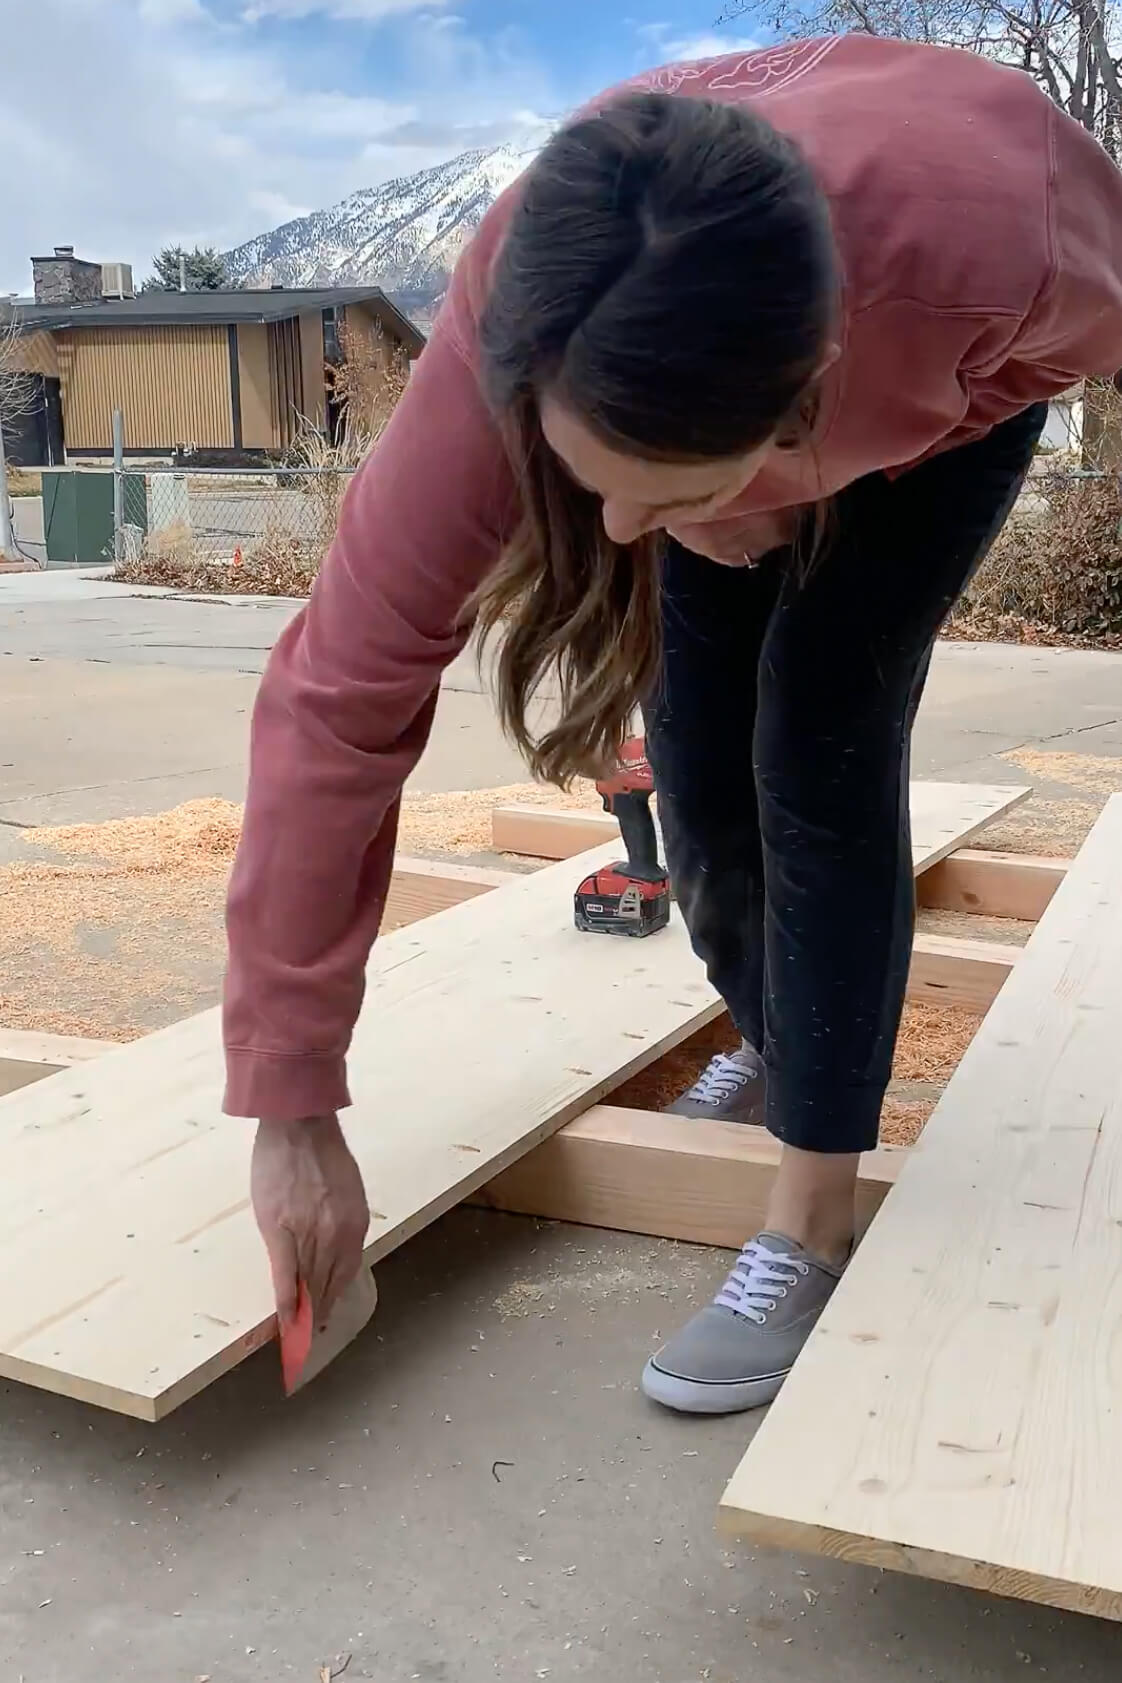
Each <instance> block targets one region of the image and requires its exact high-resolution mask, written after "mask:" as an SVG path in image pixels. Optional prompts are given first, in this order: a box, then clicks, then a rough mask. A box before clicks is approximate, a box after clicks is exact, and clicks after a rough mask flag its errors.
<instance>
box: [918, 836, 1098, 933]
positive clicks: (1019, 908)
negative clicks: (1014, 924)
mask: <svg viewBox="0 0 1122 1683" xmlns="http://www.w3.org/2000/svg"><path fill="white" fill-rule="evenodd" d="M1070 864H1071V860H1070V859H1051V858H1045V857H1043V856H1041V857H1034V856H1033V855H1032V854H1028V853H989V852H986V851H985V850H983V849H981V848H961V849H959V850H958V851H956V852H955V853H951V854H949V855H948V856H947V858H946V859H943V860H941V861H940V862H939V863H938V864H937V865H933V866H932V867H931V868H930V869H929V870H926V871H924V873H923V875H922V876H921V877H920V878H919V880H918V882H917V885H916V893H917V896H918V899H919V903H920V905H921V906H929V907H932V908H935V909H937V910H939V911H947V912H974V913H976V914H978V915H979V916H982V917H1010V918H1020V919H1022V920H1023V921H1025V922H1028V923H1039V921H1040V919H1041V918H1042V917H1043V916H1044V913H1045V912H1046V911H1047V910H1048V907H1049V905H1050V904H1051V901H1052V896H1053V894H1055V892H1056V890H1057V888H1059V886H1060V884H1061V882H1063V880H1064V877H1065V876H1066V875H1067V871H1068V867H1069V866H1070Z"/></svg>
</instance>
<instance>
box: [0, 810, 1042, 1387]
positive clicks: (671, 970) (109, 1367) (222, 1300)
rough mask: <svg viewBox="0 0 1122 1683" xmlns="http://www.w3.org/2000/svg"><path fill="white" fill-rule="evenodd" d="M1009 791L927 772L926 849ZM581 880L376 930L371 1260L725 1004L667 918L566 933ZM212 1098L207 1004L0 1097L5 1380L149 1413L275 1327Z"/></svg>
mask: <svg viewBox="0 0 1122 1683" xmlns="http://www.w3.org/2000/svg"><path fill="white" fill-rule="evenodd" d="M1020 798H1022V791H1019V790H1015V791H1008V790H993V789H990V790H985V789H970V790H968V791H965V792H964V791H962V790H961V789H955V788H951V789H949V790H948V789H946V788H944V789H943V790H942V792H941V793H936V794H934V795H932V794H930V793H928V792H926V791H925V790H924V786H923V785H917V786H916V787H915V789H913V805H914V808H915V811H914V817H915V823H914V826H913V830H914V843H915V847H916V850H917V863H919V864H920V865H921V866H922V863H923V861H924V860H925V859H926V857H927V856H928V854H927V851H926V850H928V849H930V851H931V852H935V851H942V852H945V851H947V850H948V849H949V848H951V847H953V846H954V844H955V840H956V839H957V838H956V830H957V831H958V832H959V833H963V832H965V831H967V830H969V831H970V832H971V833H973V830H974V829H975V828H977V826H978V825H979V824H980V823H984V822H985V818H986V816H987V815H988V816H989V817H991V818H992V817H995V816H997V814H998V813H1000V812H1001V811H1003V810H1006V809H1007V807H1008V806H1009V804H1010V803H1011V802H1015V801H1016V800H1017V799H1020ZM617 849H618V844H616V843H610V844H609V845H608V846H607V847H603V848H601V849H599V850H596V851H594V852H592V853H590V854H588V855H587V856H586V857H585V858H584V859H583V860H582V861H581V862H580V864H579V866H578V867H577V869H578V871H579V872H581V873H583V872H586V871H588V870H594V869H597V868H599V867H600V866H601V865H603V864H606V863H608V862H609V861H610V860H611V859H612V858H613V857H614V855H615V854H616V852H617ZM573 874H574V867H573V865H572V863H570V862H562V863H561V864H559V865H557V866H555V867H547V868H546V869H544V870H541V871H536V872H533V873H531V874H529V875H526V876H517V877H516V878H515V879H514V880H513V881H512V882H510V883H509V884H507V885H506V886H505V887H503V888H502V889H501V890H500V891H499V892H498V893H495V894H483V895H481V896H478V897H476V898H474V899H469V900H465V901H463V902H462V903H461V904H459V905H456V906H452V907H450V908H449V909H448V910H446V911H443V912H439V913H437V914H436V915H435V916H432V917H429V918H426V919H424V920H423V921H422V922H420V923H417V924H414V925H412V926H411V927H409V928H406V929H400V930H397V931H395V932H393V933H392V934H389V935H387V936H385V937H384V939H382V940H380V941H379V942H378V943H377V945H376V947H375V949H374V954H373V957H372V960H371V965H370V971H369V975H368V986H367V990H366V998H365V1003H364V1008H363V1013H362V1016H361V1018H360V1020H359V1023H358V1025H357V1029H356V1032H355V1036H354V1041H353V1044H352V1047H351V1057H350V1074H351V1081H352V1086H353V1090H354V1094H355V1099H356V1103H355V1107H354V1109H353V1110H351V1111H350V1112H348V1113H347V1116H346V1118H345V1123H344V1125H345V1127H346V1130H347V1134H348V1137H349V1139H350V1141H351V1145H352V1148H353V1149H354V1151H355V1154H356V1156H357V1158H358V1160H359V1163H360V1166H361V1168H362V1171H363V1174H364V1176H365V1179H366V1184H367V1187H368V1188H369V1192H370V1197H371V1201H372V1205H373V1208H372V1212H371V1226H370V1232H369V1236H368V1243H367V1252H366V1254H367V1259H368V1261H370V1262H371V1263H374V1262H376V1261H377V1260H378V1259H379V1258H380V1257H382V1256H385V1255H386V1254H387V1253H388V1252H389V1251H391V1250H392V1249H394V1247H395V1246H396V1245H399V1244H401V1243H402V1242H403V1241H405V1240H406V1239H408V1238H410V1237H411V1236H412V1235H413V1234H415V1233H417V1232H419V1231H420V1230H421V1229H422V1228H423V1227H424V1226H425V1225H426V1224H427V1223H428V1222H430V1221H433V1220H435V1219H436V1218H437V1217H438V1216H439V1215H442V1214H443V1213H444V1212H445V1211H446V1210H447V1209H449V1208H451V1207H452V1206H453V1205H454V1204H456V1203H458V1202H459V1201H460V1200H461V1199H463V1198H465V1197H467V1196H469V1195H470V1194H471V1193H473V1192H474V1191H476V1190H477V1189H478V1188H479V1187H480V1186H482V1185H483V1184H485V1183H486V1182H487V1181H488V1180H490V1179H492V1178H493V1177H494V1176H495V1175H497V1174H499V1173H500V1172H501V1171H502V1170H503V1169H504V1168H506V1167H507V1166H508V1165H509V1164H510V1163H512V1162H514V1161H515V1160H516V1159H517V1158H518V1157H520V1156H522V1155H524V1154H525V1153H526V1152H528V1151H530V1150H532V1149H533V1148H534V1147H535V1146H536V1145H538V1144H540V1142H541V1141H542V1140H543V1139H544V1138H546V1137H547V1136H548V1135H549V1134H551V1133H553V1132H554V1131H555V1130H556V1129H557V1128H559V1127H563V1126H564V1124H565V1123H566V1122H569V1121H571V1120H573V1118H574V1117H575V1116H577V1115H579V1114H580V1113H581V1112H582V1111H585V1110H587V1109H588V1108H589V1106H590V1105H592V1104H595V1103H596V1102H597V1101H598V1100H599V1099H601V1098H603V1097H604V1095H605V1094H606V1093H607V1092H608V1091H610V1090H611V1089H612V1088H614V1087H617V1086H618V1085H619V1083H620V1082H621V1081H623V1080H625V1079H626V1077H627V1075H628V1074H629V1073H631V1072H632V1071H636V1070H639V1069H642V1068H644V1067H645V1066H646V1065H647V1064H648V1063H651V1062H652V1061H653V1060H654V1059H655V1058H657V1057H658V1056H659V1055H660V1054H661V1053H662V1052H664V1051H666V1050H669V1049H670V1048H671V1047H672V1046H674V1045H676V1044H677V1043H678V1042H679V1041H681V1040H683V1039H684V1038H686V1036H688V1035H689V1034H691V1033H693V1032H694V1031H695V1030H696V1029H697V1028H700V1027H701V1026H702V1025H703V1024H704V1023H706V1022H708V1021H710V1020H711V1019H712V1018H713V1017H715V1016H716V1015H717V1014H718V1013H719V1012H720V1010H721V1009H722V1007H721V1003H720V1001H719V1000H718V999H717V997H716V995H715V994H714V993H713V992H712V991H711V989H710V988H709V986H708V984H707V983H706V981H705V979H704V977H703V975H702V972H701V967H700V966H699V965H698V963H697V961H696V959H695V958H694V957H693V955H692V954H691V952H690V950H689V944H688V942H687V940H686V936H685V930H684V928H683V926H682V924H681V921H680V919H679V918H678V917H677V916H675V917H674V919H673V920H672V923H671V926H670V928H669V929H668V930H665V931H663V932H661V933H660V934H659V936H658V937H657V939H655V940H652V941H627V940H596V939H594V938H592V937H590V936H587V935H583V934H581V933H579V932H578V931H577V930H576V929H574V928H573V924H572V892H573ZM221 1092H222V1053H221V1045H220V1035H219V1023H218V1014H217V1012H205V1013H203V1014H202V1015H201V1016H198V1017H194V1018H191V1019H189V1020H188V1021H186V1022H183V1023H178V1024H176V1025H174V1026H173V1027H171V1028H168V1029H164V1030H162V1031H161V1032H159V1033H157V1034H153V1035H148V1036H145V1037H144V1038H143V1039H141V1040H138V1041H135V1042H133V1043H132V1044H131V1045H129V1046H125V1047H121V1048H119V1049H118V1050H116V1051H112V1052H109V1053H107V1054H106V1055H105V1056H103V1057H101V1058H97V1059H95V1060H93V1061H92V1062H90V1063H88V1064H85V1065H83V1066H80V1067H77V1068H74V1069H69V1070H65V1071H63V1072H62V1073H60V1074H58V1075H53V1076H49V1077H48V1078H47V1079H46V1080H45V1081H40V1082H38V1083H36V1084H35V1085H34V1086H32V1087H29V1088H26V1089H25V1090H24V1091H22V1092H20V1093H13V1094H10V1095H9V1096H8V1097H7V1098H4V1099H0V1277H4V1278H12V1279H16V1278H18V1279H19V1281H20V1291H19V1292H10V1293H6V1294H0V1375H3V1376H5V1377H7V1378H11V1379H17V1380H22V1381H25V1382H29V1383H32V1384H37V1385H39V1386H41V1387H43V1388H44V1389H48V1390H54V1391H58V1392H61V1393H63V1394H65V1395H68V1396H72V1397H78V1398H81V1399H83V1400H86V1401H89V1402H95V1403H100V1404H102V1405H103V1406H106V1407H109V1408H114V1409H117V1410H118V1411H120V1412H122V1413H126V1414H134V1415H137V1416H138V1417H140V1418H142V1419H149V1420H152V1419H159V1418H160V1417H161V1416H163V1415H166V1414H168V1413H169V1412H170V1411H171V1410H172V1409H174V1408H176V1407H177V1406H178V1405H179V1404H180V1403H182V1402H184V1401H185V1400H186V1399H187V1398H188V1397H190V1396H192V1395H194V1394H195V1393H196V1392H197V1391H199V1390H201V1389H202V1388H203V1387H204V1386H205V1385H207V1384H209V1383H210V1382H211V1381H212V1380H213V1379H216V1378H217V1377H218V1376H219V1375H220V1374H222V1373H224V1372H226V1371H227V1370H228V1369H229V1368H231V1367H233V1366H235V1365H236V1363H238V1362H239V1361H241V1360H242V1359H243V1358H244V1357H245V1356H246V1355H248V1354H249V1353H250V1352H251V1351H252V1350H254V1349H256V1348H258V1347H259V1346H260V1345H262V1344H263V1343H265V1342H266V1341H267V1340H268V1339H269V1338H270V1337H271V1336H272V1334H273V1331H274V1326H275V1317H274V1313H273V1304H272V1295H271V1290H270V1284H269V1278H268V1269H267V1266H266V1261H265V1256H264V1252H263V1249H262V1246H261V1243H260V1238H259V1236H258V1234H257V1231H256V1228H255V1226H254V1222H253V1217H252V1213H251V1211H250V1207H249V1200H248V1194H247V1187H248V1175H249V1153H250V1146H251V1140H252V1134H253V1128H252V1124H249V1123H244V1122H238V1121H233V1120H231V1119H229V1118H225V1117H223V1116H222V1115H221V1113H220V1104H221Z"/></svg>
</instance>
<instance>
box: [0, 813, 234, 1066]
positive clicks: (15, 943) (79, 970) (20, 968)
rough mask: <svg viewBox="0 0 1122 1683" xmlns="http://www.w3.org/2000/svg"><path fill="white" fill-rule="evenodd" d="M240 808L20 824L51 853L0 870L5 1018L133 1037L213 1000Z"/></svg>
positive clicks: (54, 1029) (59, 1030)
mask: <svg viewBox="0 0 1122 1683" xmlns="http://www.w3.org/2000/svg"><path fill="white" fill-rule="evenodd" d="M240 826H241V809H240V808H239V807H237V806H235V805H234V804H233V803H232V802H230V801H223V800H197V801H188V802H187V803H186V804H185V805H183V806H180V807H176V808H174V809H173V810H172V811H171V812H162V813H158V814H156V815H155V816H154V817H148V818H121V819H114V820H112V821H110V822H108V823H104V824H73V825H65V826H59V827H57V828H54V827H52V828H43V829H36V830H26V831H24V832H22V836H23V839H24V840H25V841H26V842H28V843H29V844H30V845H32V846H34V847H38V848H44V849H49V850H50V851H51V852H53V853H56V854H58V855H59V856H60V857H59V859H58V860H57V862H56V861H48V860H29V861H28V862H27V863H20V864H12V865H8V866H6V867H4V868H3V869H2V870H0V1023H3V1025H4V1027H5V1028H29V1029H39V1030H42V1031H44V1032H46V1033H51V1034H79V1035H88V1036H90V1037H92V1038H100V1039H107V1040H131V1039H133V1038H135V1037H136V1036H137V1035H139V1034H143V1033H146V1032H147V1031H148V1030H150V1029H153V1028H158V1027H161V1026H163V1025H164V1024H165V1023H170V1022H174V1021H176V1020H177V1019H178V1018H180V1017H185V1016H188V1015H190V1013H191V1012H193V1011H197V1010H199V1009H201V1008H203V1007H204V1006H206V1005H208V1004H211V1003H213V1001H214V1000H215V999H216V997H217V990H218V980H219V977H220V976H221V971H222V964H223V958H224V936H223V928H222V906H223V900H224V896H225V888H226V879H227V876H228V874H229V870H230V863H231V860H232V859H233V855H234V849H235V848H236V846H237V840H238V833H239V830H240Z"/></svg>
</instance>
